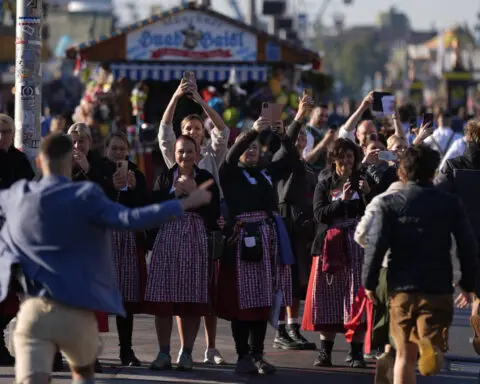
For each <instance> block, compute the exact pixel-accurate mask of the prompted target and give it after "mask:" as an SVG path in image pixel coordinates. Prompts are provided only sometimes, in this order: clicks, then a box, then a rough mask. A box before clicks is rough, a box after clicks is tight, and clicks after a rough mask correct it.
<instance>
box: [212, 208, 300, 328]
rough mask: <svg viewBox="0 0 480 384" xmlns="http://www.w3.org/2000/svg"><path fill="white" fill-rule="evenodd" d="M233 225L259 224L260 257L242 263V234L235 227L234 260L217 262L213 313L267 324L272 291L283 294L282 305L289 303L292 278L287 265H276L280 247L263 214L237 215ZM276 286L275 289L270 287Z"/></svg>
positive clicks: (225, 317) (242, 232)
mask: <svg viewBox="0 0 480 384" xmlns="http://www.w3.org/2000/svg"><path fill="white" fill-rule="evenodd" d="M236 220H237V223H241V222H244V223H260V227H259V230H260V234H261V238H262V248H263V258H262V260H261V261H259V262H250V261H244V260H242V258H241V249H242V247H241V245H242V243H243V241H244V239H243V236H244V231H243V229H242V228H241V225H240V226H239V225H237V226H236V228H235V231H237V234H238V240H237V241H236V244H234V245H233V246H234V249H233V252H234V261H233V262H231V261H230V262H229V261H227V260H221V261H220V268H219V276H218V287H217V314H218V317H221V318H223V319H226V320H239V321H267V320H268V319H269V314H270V308H271V306H272V302H273V295H274V292H275V291H276V290H280V291H282V293H283V306H290V305H291V303H292V276H291V271H290V266H289V265H283V264H281V262H280V248H279V242H278V238H277V233H276V230H275V223H274V222H273V221H272V220H271V218H270V217H269V216H268V215H267V214H266V213H265V212H248V213H243V214H240V215H239V216H237V218H236ZM274 285H276V286H274Z"/></svg>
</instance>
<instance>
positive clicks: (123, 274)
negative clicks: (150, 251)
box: [112, 231, 146, 312]
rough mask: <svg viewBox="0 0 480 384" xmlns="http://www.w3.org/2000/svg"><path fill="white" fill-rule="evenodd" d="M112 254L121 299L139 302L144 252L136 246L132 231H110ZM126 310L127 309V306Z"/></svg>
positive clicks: (140, 298) (126, 301)
mask: <svg viewBox="0 0 480 384" xmlns="http://www.w3.org/2000/svg"><path fill="white" fill-rule="evenodd" d="M112 256H113V265H114V268H115V273H116V276H117V282H118V286H119V288H120V293H121V294H122V298H123V301H124V302H125V303H141V302H142V293H143V292H142V290H143V289H142V286H143V285H144V284H145V281H144V280H145V276H144V275H145V273H146V271H145V273H143V269H144V268H145V253H144V251H143V250H142V249H141V247H138V246H137V242H136V239H135V233H134V232H132V231H112ZM126 310H127V311H129V309H128V308H127V306H126ZM135 312H138V311H135Z"/></svg>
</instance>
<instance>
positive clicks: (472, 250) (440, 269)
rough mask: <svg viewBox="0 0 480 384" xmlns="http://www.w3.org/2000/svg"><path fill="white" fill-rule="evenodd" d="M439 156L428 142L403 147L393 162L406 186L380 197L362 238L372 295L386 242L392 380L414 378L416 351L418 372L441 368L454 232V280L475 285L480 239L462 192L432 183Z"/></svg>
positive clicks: (469, 289)
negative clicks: (456, 267) (397, 164)
mask: <svg viewBox="0 0 480 384" xmlns="http://www.w3.org/2000/svg"><path fill="white" fill-rule="evenodd" d="M439 162H440V156H439V154H438V153H437V152H436V151H435V150H432V149H430V148H428V147H426V146H418V147H411V148H409V149H408V150H407V152H406V154H405V157H404V158H403V159H402V161H401V163H400V169H399V177H400V180H401V181H402V182H403V183H404V184H405V188H404V189H402V190H399V191H398V192H396V193H393V194H391V195H388V196H386V197H384V198H383V199H382V201H381V203H380V204H379V207H378V208H379V209H378V210H377V211H376V212H375V216H374V218H373V222H372V225H371V227H370V230H369V231H368V233H367V235H366V239H365V242H366V244H365V268H364V271H363V283H364V287H365V290H366V291H367V296H368V297H369V298H370V299H372V300H374V299H375V297H374V290H375V288H376V286H377V283H378V277H379V272H380V269H381V267H382V262H383V258H384V256H385V253H386V252H387V250H390V254H389V259H388V267H387V283H388V290H389V297H390V335H391V338H392V339H393V342H394V344H395V348H396V351H397V354H396V360H395V369H394V377H395V379H394V380H395V384H413V383H415V382H416V375H415V363H416V361H417V357H418V354H420V358H419V360H418V368H419V371H420V373H421V374H422V375H435V374H437V373H438V372H439V370H440V369H441V366H442V362H443V353H444V352H445V351H446V350H447V349H448V329H449V327H450V325H451V323H452V318H453V298H452V294H453V285H452V283H453V270H452V262H451V256H450V255H451V253H450V252H451V248H452V239H451V236H452V235H453V237H454V238H455V241H456V244H457V247H456V255H457V257H458V259H459V261H460V269H461V272H462V277H461V279H460V282H459V286H460V288H461V289H462V290H463V291H464V292H465V293H468V294H470V293H473V292H474V291H475V279H476V277H477V276H476V271H477V256H478V245H477V242H476V239H475V236H474V234H473V231H472V228H471V226H470V223H469V221H468V218H467V214H466V212H465V209H464V208H463V205H462V203H461V202H460V200H459V199H458V198H457V197H455V196H453V195H450V194H448V193H446V192H444V191H441V190H439V189H436V188H435V187H434V186H433V178H434V175H435V170H436V168H437V167H438V164H439ZM466 296H467V295H466ZM469 296H470V295H468V296H467V297H469Z"/></svg>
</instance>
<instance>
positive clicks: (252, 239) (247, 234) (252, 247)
mask: <svg viewBox="0 0 480 384" xmlns="http://www.w3.org/2000/svg"><path fill="white" fill-rule="evenodd" d="M262 224H263V222H256V223H244V224H243V236H242V248H241V254H240V259H241V260H242V261H248V262H256V263H258V262H260V261H262V259H263V241H262V234H261V233H260V226H261V225H262Z"/></svg>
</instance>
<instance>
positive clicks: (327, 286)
mask: <svg viewBox="0 0 480 384" xmlns="http://www.w3.org/2000/svg"><path fill="white" fill-rule="evenodd" d="M356 224H357V221H356V220H352V219H348V220H345V221H343V222H338V223H335V225H334V226H332V227H334V228H343V229H344V231H345V232H346V236H345V237H346V243H347V250H348V251H347V254H346V265H345V267H344V270H343V271H339V272H336V273H334V274H327V273H322V258H321V257H315V258H314V259H313V262H314V263H315V268H316V270H315V276H314V279H315V280H314V285H313V292H312V293H311V294H312V312H313V313H312V322H313V324H315V325H319V324H346V323H347V322H349V321H350V319H351V318H352V317H355V315H356V313H353V311H352V304H353V302H354V300H355V297H356V296H357V294H358V291H359V289H360V286H361V278H362V266H363V248H362V247H360V246H359V245H358V244H357V243H356V242H355V240H354V239H353V236H354V233H355V228H356ZM309 293H310V292H309ZM362 322H363V321H362Z"/></svg>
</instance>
